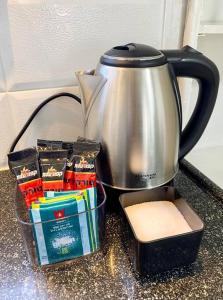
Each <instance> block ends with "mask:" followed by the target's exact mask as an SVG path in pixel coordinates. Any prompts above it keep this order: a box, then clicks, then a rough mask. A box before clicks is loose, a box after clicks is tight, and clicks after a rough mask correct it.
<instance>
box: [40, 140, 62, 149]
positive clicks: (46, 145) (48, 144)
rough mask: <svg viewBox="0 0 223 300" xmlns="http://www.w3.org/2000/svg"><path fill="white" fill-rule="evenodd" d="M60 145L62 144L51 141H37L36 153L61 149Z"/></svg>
mask: <svg viewBox="0 0 223 300" xmlns="http://www.w3.org/2000/svg"><path fill="white" fill-rule="evenodd" d="M62 144H63V142H62V141H51V140H42V139H37V149H38V151H45V150H58V149H62Z"/></svg>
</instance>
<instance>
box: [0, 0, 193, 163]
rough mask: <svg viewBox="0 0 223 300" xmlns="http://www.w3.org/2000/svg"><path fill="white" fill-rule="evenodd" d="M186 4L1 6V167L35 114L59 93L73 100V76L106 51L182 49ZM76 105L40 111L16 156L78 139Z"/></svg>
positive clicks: (38, 0) (37, 1) (19, 1)
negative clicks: (43, 141) (134, 46)
mask: <svg viewBox="0 0 223 300" xmlns="http://www.w3.org/2000/svg"><path fill="white" fill-rule="evenodd" d="M186 4H187V1H186V0H178V1H175V0H140V1H136V0H110V1H104V0H91V1H89V0H66V1H64V0H47V1H45V0H14V1H13V0H8V1H6V0H1V1H0V109H1V111H0V112H1V118H0V167H5V166H6V164H7V159H6V154H7V152H8V149H9V146H10V144H11V142H12V140H13V139H14V138H15V136H16V135H17V134H18V132H19V130H20V129H21V127H22V126H23V124H24V123H25V121H26V119H27V118H28V116H29V115H30V113H31V112H32V111H33V109H34V108H35V107H36V106H37V105H38V104H39V103H40V102H42V101H43V100H44V99H45V98H46V97H48V96H50V95H52V94H54V93H57V92H59V91H69V92H73V93H77V92H78V88H77V87H76V86H75V85H76V80H75V78H74V71H75V70H78V69H85V68H87V69H88V68H94V67H95V65H96V64H97V61H98V59H99V57H100V55H101V54H102V53H103V52H104V51H106V50H108V49H109V48H111V47H112V46H115V45H118V44H122V43H127V42H138V43H146V44H149V45H151V46H154V47H157V48H176V47H179V46H180V45H181V40H182V33H183V25H184V18H185V11H186ZM82 130H83V129H82V116H81V109H80V105H78V104H76V103H73V102H72V100H70V99H60V100H57V101H55V102H54V103H51V104H49V105H48V107H47V108H44V110H43V112H41V113H40V114H39V116H38V118H36V120H35V121H34V122H33V124H32V125H31V126H30V129H29V130H28V131H27V133H26V134H25V135H24V137H23V138H22V140H21V142H20V143H19V146H18V148H17V149H21V148H24V147H27V146H32V145H34V144H35V140H36V138H38V137H39V138H58V139H64V140H69V139H74V138H75V137H76V136H77V135H79V134H82Z"/></svg>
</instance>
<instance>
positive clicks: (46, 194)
mask: <svg viewBox="0 0 223 300" xmlns="http://www.w3.org/2000/svg"><path fill="white" fill-rule="evenodd" d="M79 193H80V191H78V190H76V191H73V190H72V191H61V192H56V191H46V192H44V197H46V199H52V198H55V197H59V196H66V195H76V194H79Z"/></svg>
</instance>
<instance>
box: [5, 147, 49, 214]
mask: <svg viewBox="0 0 223 300" xmlns="http://www.w3.org/2000/svg"><path fill="white" fill-rule="evenodd" d="M8 163H9V168H10V169H11V171H12V172H13V173H14V175H15V177H16V180H17V183H18V186H19V190H20V192H21V193H22V196H23V198H24V201H25V204H26V207H27V208H29V207H30V205H31V203H32V202H33V201H35V200H36V199H37V198H38V197H43V189H42V179H41V177H40V170H39V164H38V153H37V151H36V149H34V148H27V149H24V150H21V151H16V152H12V153H9V154H8Z"/></svg>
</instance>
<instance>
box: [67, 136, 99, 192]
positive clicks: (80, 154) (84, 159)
mask: <svg viewBox="0 0 223 300" xmlns="http://www.w3.org/2000/svg"><path fill="white" fill-rule="evenodd" d="M99 151H100V144H99V143H95V142H93V143H90V142H85V141H78V142H75V143H74V153H73V158H74V189H75V190H82V189H86V188H92V187H94V188H95V187H96V169H95V159H96V157H97V155H98V153H99Z"/></svg>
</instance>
